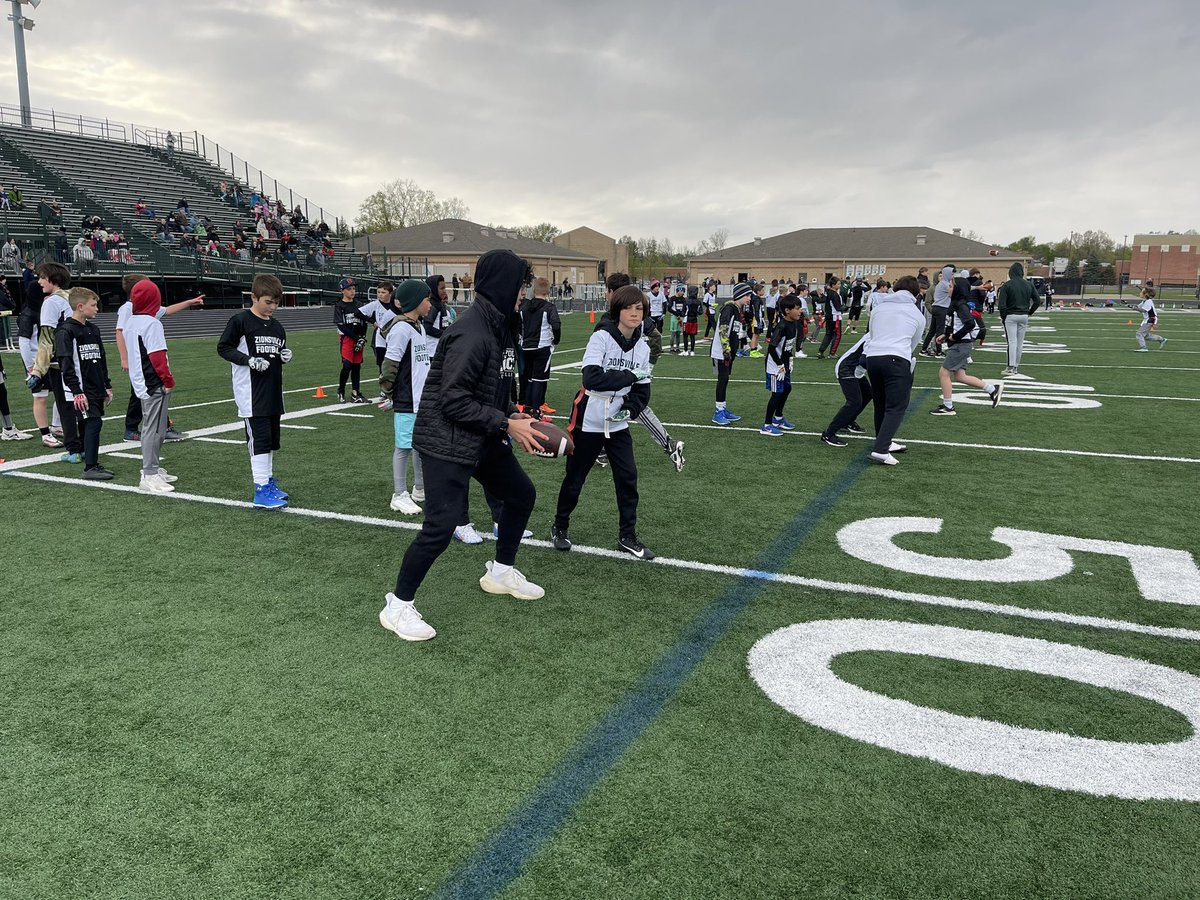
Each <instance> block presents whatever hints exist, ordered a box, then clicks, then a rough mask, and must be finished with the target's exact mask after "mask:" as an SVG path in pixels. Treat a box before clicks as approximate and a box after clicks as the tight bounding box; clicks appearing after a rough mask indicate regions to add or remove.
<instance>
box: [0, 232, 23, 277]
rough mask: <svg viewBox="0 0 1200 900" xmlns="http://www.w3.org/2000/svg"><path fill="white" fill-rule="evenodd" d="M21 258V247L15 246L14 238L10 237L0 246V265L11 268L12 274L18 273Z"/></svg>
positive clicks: (19, 271) (19, 272)
mask: <svg viewBox="0 0 1200 900" xmlns="http://www.w3.org/2000/svg"><path fill="white" fill-rule="evenodd" d="M21 259H22V256H21V248H20V247H18V246H17V241H16V238H12V237H10V238H9V239H8V243H7V244H5V245H4V246H3V247H0V267H3V268H4V269H6V270H7V269H12V272H13V274H14V275H20V274H21Z"/></svg>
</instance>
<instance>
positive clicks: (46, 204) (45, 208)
mask: <svg viewBox="0 0 1200 900" xmlns="http://www.w3.org/2000/svg"><path fill="white" fill-rule="evenodd" d="M37 210H38V218H39V219H41V220H42V224H43V225H61V224H62V223H63V222H62V207H61V206H59V205H58V204H57V203H56V202H54V201H53V200H51V199H49V198H45V199H42V200H39V201H38V205H37Z"/></svg>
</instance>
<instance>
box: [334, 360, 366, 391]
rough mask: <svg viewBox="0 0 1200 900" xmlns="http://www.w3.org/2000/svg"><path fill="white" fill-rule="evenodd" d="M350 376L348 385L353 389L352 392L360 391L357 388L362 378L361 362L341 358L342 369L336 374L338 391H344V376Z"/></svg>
mask: <svg viewBox="0 0 1200 900" xmlns="http://www.w3.org/2000/svg"><path fill="white" fill-rule="evenodd" d="M347 377H349V378H350V386H351V387H352V388H353V389H354V393H356V394H358V393H361V391H360V390H359V387H360V380H361V378H362V363H351V362H346V361H345V360H344V359H343V360H342V371H341V374H339V375H338V393H339V394H344V393H346V378H347Z"/></svg>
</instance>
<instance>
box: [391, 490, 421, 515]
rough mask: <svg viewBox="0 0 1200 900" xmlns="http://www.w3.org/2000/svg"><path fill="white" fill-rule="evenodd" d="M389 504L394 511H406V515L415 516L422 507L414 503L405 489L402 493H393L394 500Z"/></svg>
mask: <svg viewBox="0 0 1200 900" xmlns="http://www.w3.org/2000/svg"><path fill="white" fill-rule="evenodd" d="M389 505H390V506H391V508H392V512H398V513H404V514H405V515H406V516H415V515H416V514H417V513H419V512H420V511H421V507H419V506H417V504H415V503H413V499H412V497H411V496H410V495H409V493H408V491H404V493H402V494H392V502H391V503H390V504H389Z"/></svg>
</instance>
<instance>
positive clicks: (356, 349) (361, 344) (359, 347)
mask: <svg viewBox="0 0 1200 900" xmlns="http://www.w3.org/2000/svg"><path fill="white" fill-rule="evenodd" d="M366 344H367V342H366V340H365V339H364V338H359V339H358V340H357V341H355V342H354V352H355V353H362V348H363V347H365V346H366Z"/></svg>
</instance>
